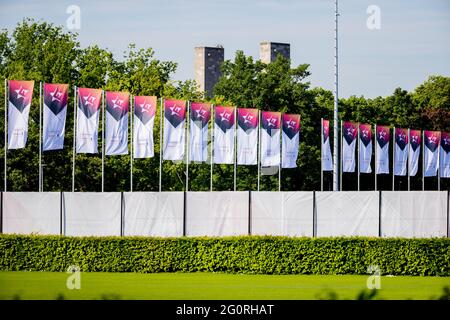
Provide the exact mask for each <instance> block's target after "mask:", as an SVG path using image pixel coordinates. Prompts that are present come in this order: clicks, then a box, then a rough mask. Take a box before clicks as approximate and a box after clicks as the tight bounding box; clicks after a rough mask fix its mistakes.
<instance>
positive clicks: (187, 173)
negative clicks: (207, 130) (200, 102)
mask: <svg viewBox="0 0 450 320" xmlns="http://www.w3.org/2000/svg"><path fill="white" fill-rule="evenodd" d="M190 104H191V103H190V101H187V111H186V116H185V118H186V187H185V190H186V191H189V151H190V150H189V149H190V148H189V145H190V143H189V142H190V141H189V127H190V126H189V124H190V121H191V119H190V115H189V106H190Z"/></svg>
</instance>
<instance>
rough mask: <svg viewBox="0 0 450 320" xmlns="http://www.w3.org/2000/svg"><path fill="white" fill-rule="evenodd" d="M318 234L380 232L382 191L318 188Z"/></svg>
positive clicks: (361, 234)
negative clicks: (380, 192) (380, 195)
mask: <svg viewBox="0 0 450 320" xmlns="http://www.w3.org/2000/svg"><path fill="white" fill-rule="evenodd" d="M316 209H317V236H318V237H338V236H369V237H377V236H378V233H379V192H377V191H359V192H352V191H340V192H316Z"/></svg>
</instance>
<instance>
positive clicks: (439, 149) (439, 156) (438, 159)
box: [437, 133, 442, 191]
mask: <svg viewBox="0 0 450 320" xmlns="http://www.w3.org/2000/svg"><path fill="white" fill-rule="evenodd" d="M441 134H442V133H441ZM441 142H442V139H441V137H439V147H438V150H437V152H438V158H437V167H438V169H437V176H438V188H437V189H438V191H440V190H441V163H440V162H441Z"/></svg>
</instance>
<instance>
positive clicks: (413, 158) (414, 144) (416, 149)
mask: <svg viewBox="0 0 450 320" xmlns="http://www.w3.org/2000/svg"><path fill="white" fill-rule="evenodd" d="M421 140H422V137H421V132H420V130H409V157H408V168H409V169H408V174H409V176H410V177H414V176H415V175H416V174H417V170H418V169H419V155H420V143H421Z"/></svg>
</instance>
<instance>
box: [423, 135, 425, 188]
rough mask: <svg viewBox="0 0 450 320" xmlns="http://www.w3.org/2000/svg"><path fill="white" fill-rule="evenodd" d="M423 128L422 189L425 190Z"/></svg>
mask: <svg viewBox="0 0 450 320" xmlns="http://www.w3.org/2000/svg"><path fill="white" fill-rule="evenodd" d="M424 139H425V130H422V191H424V190H425V140H424Z"/></svg>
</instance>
